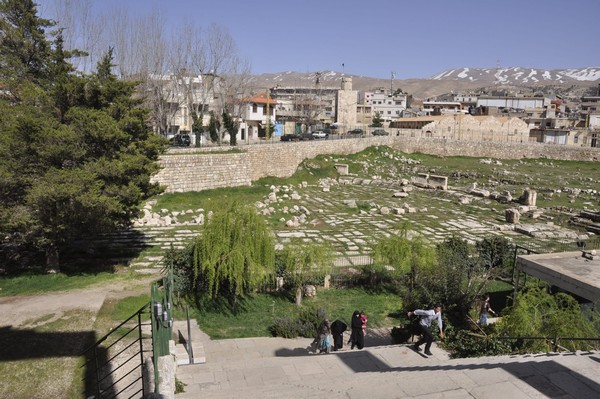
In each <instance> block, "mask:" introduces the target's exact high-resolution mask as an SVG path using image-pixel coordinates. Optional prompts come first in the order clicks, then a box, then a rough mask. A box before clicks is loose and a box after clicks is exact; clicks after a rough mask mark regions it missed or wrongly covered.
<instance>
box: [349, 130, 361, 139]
mask: <svg viewBox="0 0 600 399" xmlns="http://www.w3.org/2000/svg"><path fill="white" fill-rule="evenodd" d="M362 135H363V130H362V129H354V130H349V131H348V132H347V133H346V136H348V137H362Z"/></svg>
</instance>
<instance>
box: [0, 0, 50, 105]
mask: <svg viewBox="0 0 600 399" xmlns="http://www.w3.org/2000/svg"><path fill="white" fill-rule="evenodd" d="M36 7H37V6H36V4H35V3H34V2H33V0H3V1H2V2H0V82H2V85H3V88H2V89H3V91H6V92H7V93H8V94H9V95H10V97H11V98H12V100H13V101H18V100H19V98H20V93H19V92H20V89H22V88H23V83H24V82H27V83H33V84H36V85H40V86H44V85H46V84H48V79H49V77H50V75H49V62H48V61H49V59H50V57H51V53H52V50H51V48H50V43H49V42H48V40H47V39H46V29H48V28H50V27H52V26H54V23H53V22H52V21H50V20H47V19H43V18H39V17H38V16H37V8H36Z"/></svg>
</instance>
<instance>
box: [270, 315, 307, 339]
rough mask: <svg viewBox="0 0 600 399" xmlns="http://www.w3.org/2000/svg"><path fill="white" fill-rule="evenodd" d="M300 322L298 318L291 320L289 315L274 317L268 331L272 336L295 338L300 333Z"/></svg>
mask: <svg viewBox="0 0 600 399" xmlns="http://www.w3.org/2000/svg"><path fill="white" fill-rule="evenodd" d="M301 327H302V323H300V322H299V320H292V319H291V318H289V317H287V316H286V317H281V318H276V319H275V323H274V324H273V325H272V326H271V328H270V331H271V334H273V336H274V337H283V338H296V337H298V335H300V328H301Z"/></svg>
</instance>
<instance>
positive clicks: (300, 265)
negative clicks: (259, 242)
mask: <svg viewBox="0 0 600 399" xmlns="http://www.w3.org/2000/svg"><path fill="white" fill-rule="evenodd" d="M278 256H279V260H280V265H281V266H282V268H283V270H282V272H283V274H284V278H285V279H286V282H287V284H288V285H290V286H291V287H292V289H294V290H295V291H296V305H298V306H300V305H301V304H302V290H303V288H304V286H305V285H306V284H308V282H309V281H311V280H314V279H317V278H319V277H324V276H325V275H327V274H329V273H330V272H331V266H332V259H333V256H332V252H331V249H330V247H328V246H326V245H325V244H311V245H297V244H296V245H295V244H292V245H288V246H286V247H285V248H284V249H283V250H282V251H281V252H280V253H279V254H278Z"/></svg>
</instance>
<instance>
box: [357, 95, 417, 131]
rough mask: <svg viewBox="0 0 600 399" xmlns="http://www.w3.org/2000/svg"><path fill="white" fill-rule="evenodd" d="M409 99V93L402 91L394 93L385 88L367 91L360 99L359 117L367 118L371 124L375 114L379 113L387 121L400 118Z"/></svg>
mask: <svg viewBox="0 0 600 399" xmlns="http://www.w3.org/2000/svg"><path fill="white" fill-rule="evenodd" d="M407 100H408V95H407V94H405V93H402V92H400V91H395V92H393V93H392V92H390V91H389V90H386V89H384V88H378V89H376V90H375V91H373V92H365V93H363V96H362V99H360V100H359V104H358V114H359V115H358V119H359V120H361V119H365V120H367V121H368V122H367V123H368V124H370V121H372V120H373V117H374V116H375V114H377V113H379V115H380V116H381V118H382V119H383V121H384V122H386V123H390V122H392V121H395V120H398V119H399V118H401V117H402V112H403V111H404V110H405V109H406V107H407Z"/></svg>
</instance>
